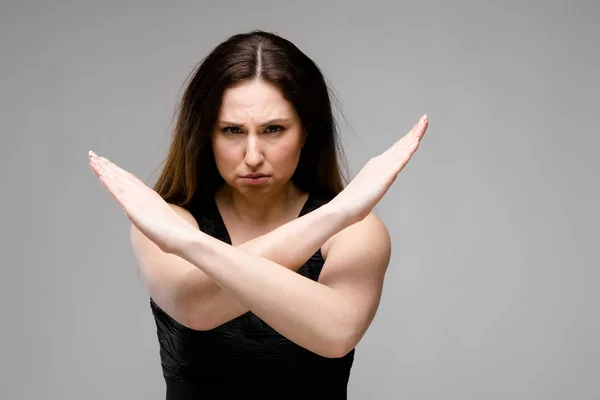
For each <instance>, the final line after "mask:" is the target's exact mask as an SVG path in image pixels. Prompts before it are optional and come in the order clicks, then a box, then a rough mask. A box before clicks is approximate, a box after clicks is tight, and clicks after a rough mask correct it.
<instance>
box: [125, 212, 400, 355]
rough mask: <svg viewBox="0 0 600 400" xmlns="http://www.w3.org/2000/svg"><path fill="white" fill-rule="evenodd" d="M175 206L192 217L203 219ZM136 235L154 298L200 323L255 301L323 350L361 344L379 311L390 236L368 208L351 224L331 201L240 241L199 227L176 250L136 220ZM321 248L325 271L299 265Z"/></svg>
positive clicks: (256, 307) (269, 318)
mask: <svg viewBox="0 0 600 400" xmlns="http://www.w3.org/2000/svg"><path fill="white" fill-rule="evenodd" d="M171 207H172V208H173V209H174V210H175V211H176V212H177V213H178V214H179V215H180V216H181V217H182V218H183V219H184V220H186V221H187V222H188V223H189V224H191V225H192V226H194V227H196V228H198V225H197V223H196V221H195V219H194V218H193V217H192V216H191V214H189V212H187V211H186V210H184V209H183V208H181V207H178V206H174V205H171ZM131 242H132V247H133V249H134V253H135V255H136V257H137V259H138V265H139V266H140V273H141V277H142V279H143V281H144V282H145V284H146V286H147V287H148V289H149V292H150V294H151V296H152V298H153V299H154V300H155V301H156V303H157V304H158V305H159V306H160V307H161V308H163V309H164V310H165V311H166V312H167V313H168V314H169V315H171V316H172V317H173V318H175V319H176V320H177V321H178V322H180V323H182V324H184V325H186V326H188V327H190V328H193V329H199V330H206V329H211V328H214V327H216V326H219V325H221V324H223V323H225V322H227V321H229V320H231V319H233V318H235V317H237V316H239V315H241V314H243V313H245V312H247V311H248V310H252V312H254V313H255V314H256V315H257V316H258V317H260V318H261V319H263V320H264V321H265V322H267V323H268V324H269V325H270V326H272V327H273V329H275V330H277V331H278V332H279V333H281V334H282V335H283V336H285V337H287V338H288V339H289V340H291V341H293V342H295V343H297V344H298V345H300V346H302V347H305V348H307V349H308V350H310V351H313V352H315V353H317V354H320V355H322V356H325V357H341V356H343V355H344V354H346V353H347V352H348V351H350V350H351V349H352V348H354V347H355V346H356V344H357V343H358V342H359V341H360V339H361V338H362V336H363V335H364V333H365V332H366V330H367V328H368V326H369V325H370V323H371V321H372V319H373V318H374V316H375V312H376V310H377V307H378V304H379V299H380V296H381V291H382V286H383V278H384V275H385V271H386V269H387V265H388V263H389V259H390V252H391V245H390V240H389V235H388V232H387V230H386V228H385V226H384V225H383V223H382V222H381V221H380V220H379V219H378V218H377V217H376V216H375V215H374V214H370V215H368V216H367V217H366V218H365V219H363V220H362V221H360V222H357V223H353V224H350V223H349V222H348V221H347V218H346V217H345V216H343V215H341V214H340V213H339V212H338V211H337V210H335V208H334V207H330V206H329V204H326V205H323V206H322V207H320V208H318V209H316V210H314V211H312V212H310V213H307V214H305V215H303V216H302V217H300V218H297V219H295V220H293V221H291V222H289V223H287V224H285V225H283V226H281V227H279V228H277V229H275V230H273V231H271V232H269V233H267V234H265V235H263V236H261V237H259V238H256V239H253V240H251V241H248V242H246V243H243V244H241V245H239V246H237V247H232V246H230V245H228V244H226V243H224V242H221V241H220V240H218V239H215V238H213V237H211V236H209V235H206V234H204V233H203V232H201V231H200V230H199V229H198V230H197V234H195V235H192V236H191V237H190V238H189V242H188V243H187V244H185V245H184V246H182V248H181V249H180V250H179V251H177V252H176V254H168V253H164V252H162V251H161V250H160V249H158V247H157V246H156V245H155V244H154V243H153V242H151V241H150V240H148V239H147V238H146V237H145V236H144V235H143V234H142V233H140V232H139V231H138V230H137V228H136V227H135V226H134V225H133V224H132V228H131ZM319 248H321V251H322V255H323V258H324V259H325V264H324V266H323V269H322V271H321V275H320V277H319V281H318V282H315V281H312V280H310V279H308V278H306V277H304V276H302V275H300V274H297V273H295V271H297V270H298V269H299V268H300V267H301V266H302V265H303V264H304V263H305V262H306V261H307V260H308V259H309V258H310V257H311V256H312V255H313V254H314V253H315V252H316V251H317V250H318V249H319Z"/></svg>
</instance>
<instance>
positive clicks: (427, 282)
mask: <svg viewBox="0 0 600 400" xmlns="http://www.w3.org/2000/svg"><path fill="white" fill-rule="evenodd" d="M0 4H1V6H0V54H1V59H0V68H1V71H0V124H1V129H2V133H1V138H2V139H1V142H0V144H1V146H0V160H1V163H2V164H1V167H2V168H1V174H2V176H1V179H2V180H1V182H2V224H1V227H2V241H1V243H2V255H3V260H2V267H3V268H2V278H1V279H0V285H1V286H0V296H1V298H0V307H1V309H0V311H1V315H2V327H1V333H0V335H1V340H0V366H1V368H2V369H1V371H0V384H1V388H0V397H1V398H3V399H11V400H16V399H150V400H159V399H163V398H164V390H165V389H164V388H165V386H164V381H163V378H162V374H161V369H160V359H159V353H158V349H159V347H158V341H157V337H156V327H155V324H154V320H153V319H152V314H151V311H150V307H149V304H148V293H147V292H146V290H145V288H144V287H143V286H142V284H141V282H140V281H139V280H138V278H137V276H136V268H137V266H136V263H135V259H134V256H133V253H132V250H131V247H130V243H129V226H130V223H129V221H128V220H127V218H126V216H125V214H124V213H123V212H122V210H121V208H120V206H119V205H118V203H117V202H116V201H115V200H113V198H112V197H111V196H110V195H109V193H108V192H107V191H106V189H105V188H104V187H103V186H102V184H101V183H100V181H99V180H98V178H97V177H96V176H95V174H94V173H93V171H92V170H91V169H90V167H89V165H88V158H87V153H88V150H90V149H92V150H94V151H95V152H96V153H98V154H99V155H101V156H105V157H107V158H109V159H110V160H112V161H114V162H116V163H117V164H118V165H119V166H121V167H123V168H124V169H126V170H128V171H130V172H132V173H134V174H135V175H136V176H138V177H139V178H141V179H142V180H144V181H145V182H146V183H154V181H155V179H156V178H157V177H158V168H159V166H160V163H161V162H162V160H163V158H164V157H165V155H166V152H167V148H168V144H169V138H170V132H171V128H172V118H173V113H174V110H175V105H176V102H177V100H178V98H179V94H180V89H181V88H182V85H183V82H184V80H185V78H186V77H187V75H188V73H190V71H191V70H192V69H193V68H194V66H195V65H196V64H197V63H198V62H199V61H200V60H201V59H202V58H203V57H204V56H205V55H206V54H208V52H209V51H210V50H211V49H212V48H213V47H214V46H215V45H217V44H218V43H219V42H221V41H223V40H225V39H226V38H227V37H229V36H230V35H232V34H234V33H239V32H246V31H249V30H253V29H262V30H267V31H272V32H275V33H278V34H280V35H282V36H284V37H286V38H288V39H290V40H291V41H292V42H294V43H295V44H296V45H297V46H298V47H299V48H300V49H301V50H303V51H304V52H305V53H306V54H307V55H308V56H309V57H311V58H312V59H313V60H314V61H315V62H316V63H317V64H318V65H319V66H320V67H321V69H322V71H323V73H324V74H325V76H326V77H327V80H328V81H329V83H330V84H331V86H332V90H333V92H334V93H335V95H336V98H337V100H336V102H335V104H336V114H337V115H338V116H339V123H340V128H341V132H342V133H341V136H342V140H343V144H344V147H345V149H346V154H347V157H348V161H349V165H350V170H351V176H352V177H353V176H355V174H356V173H357V172H358V171H359V170H360V168H362V166H363V165H364V164H365V163H366V162H367V161H368V159H369V158H370V157H372V156H375V155H377V154H379V153H380V152H382V151H384V150H385V149H386V148H387V147H388V146H389V145H391V144H392V143H393V142H394V141H396V140H397V139H398V138H400V137H401V136H402V135H404V134H405V133H406V132H407V131H408V130H409V129H410V128H411V126H412V125H413V124H414V123H415V122H416V121H417V120H418V118H419V117H420V116H421V115H422V114H423V113H427V114H428V116H429V118H430V127H429V130H428V132H427V134H426V136H425V138H424V139H423V141H422V143H421V147H420V149H419V150H418V152H417V153H416V154H415V156H414V158H413V159H412V160H411V161H410V163H409V164H408V166H407V167H406V169H405V170H404V171H403V172H401V174H400V175H399V177H398V179H397V180H396V182H395V183H394V185H393V186H392V188H391V189H390V190H389V191H388V193H387V194H386V196H385V197H384V198H383V200H382V201H381V202H380V203H379V204H378V206H377V208H376V212H377V213H378V215H379V216H380V217H381V218H382V219H383V220H384V221H385V223H386V224H387V226H388V229H389V231H390V234H391V236H392V241H393V249H392V253H393V254H392V260H391V264H390V267H389V270H388V273H387V276H386V281H385V287H384V293H383V298H382V302H381V306H380V308H379V311H378V313H377V316H376V318H375V320H374V322H373V324H372V326H371V328H370V330H369V331H368V332H367V334H366V336H365V337H364V339H363V340H362V342H361V343H360V344H359V345H358V347H357V353H356V360H355V364H354V367H353V369H352V374H351V377H350V383H349V399H351V400H359V399H367V398H368V399H412V400H424V399H527V400H531V399H539V400H542V399H543V400H547V399H577V400H584V399H585V400H587V399H590V400H591V399H598V398H600V386H599V383H598V382H599V381H598V377H599V376H600V323H599V315H600V313H599V311H598V304H599V301H600V295H599V294H598V290H597V289H596V287H597V286H598V282H599V280H600V274H599V272H598V267H599V266H600V263H599V256H598V225H599V222H600V221H599V218H598V214H599V213H598V204H600V202H599V201H600V198H599V197H600V196H599V190H598V182H599V174H598V172H599V168H598V157H597V154H598V147H599V146H600V140H599V138H598V134H599V129H598V106H599V103H600V101H599V95H598V93H600V84H599V83H600V78H599V76H598V72H599V71H600V54H599V50H598V49H599V48H600V43H599V42H600V39H599V38H600V24H599V21H600V12H599V9H600V4H599V3H597V2H595V1H587V2H584V1H561V2H559V1H553V2H549V1H536V2H532V1H527V2H523V1H519V2H517V1H513V2H505V1H497V2H494V3H492V2H486V4H485V5H484V4H483V2H477V1H470V2H467V1H452V2H446V1H410V2H373V1H369V2H366V1H364V2H358V3H352V2H343V1H330V2H327V1H316V2H311V1H296V2H281V1H258V0H257V1H251V2H246V1H237V2H233V1H229V2H228V1H204V2H202V1H194V2H192V1H188V2H163V1H152V2H150V1H135V2H133V1H101V2H99V1H93V2H92V1H85V2H83V1H79V2H70V1H41V0H38V1H16V0H15V1H6V0H4V1H2V2H1V3H0ZM344 117H345V118H344Z"/></svg>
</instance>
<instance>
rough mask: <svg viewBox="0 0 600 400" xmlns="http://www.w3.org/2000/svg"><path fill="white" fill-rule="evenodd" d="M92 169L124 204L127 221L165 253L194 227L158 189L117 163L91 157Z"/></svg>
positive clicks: (118, 200) (115, 197)
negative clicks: (165, 199) (170, 204)
mask: <svg viewBox="0 0 600 400" xmlns="http://www.w3.org/2000/svg"><path fill="white" fill-rule="evenodd" d="M90 166H91V167H92V169H93V170H94V172H95V173H96V175H98V177H99V178H100V181H101V182H102V184H103V185H104V186H105V187H106V189H107V190H108V191H109V192H110V194H111V195H112V196H113V198H114V199H115V200H117V202H118V203H119V204H120V205H121V207H122V208H123V211H125V214H126V215H127V218H129V220H130V221H131V222H132V223H133V224H134V225H135V226H136V227H137V228H138V229H139V230H140V232H142V233H143V234H144V235H145V236H146V237H147V238H148V239H150V240H152V241H153V242H154V243H156V245H157V246H158V247H159V248H160V249H162V250H163V251H165V252H173V251H174V250H175V249H176V248H177V245H179V244H181V243H182V242H183V240H185V238H186V237H188V238H189V236H186V235H189V234H190V229H193V228H192V227H191V225H189V224H188V223H186V222H185V220H184V219H183V218H181V217H180V216H179V215H177V213H176V212H175V211H174V210H173V209H172V208H171V207H170V206H169V204H168V203H167V202H165V201H164V199H163V198H162V197H160V195H159V194H158V193H156V192H155V191H154V190H152V189H151V188H149V187H148V186H147V185H146V184H144V183H143V182H142V181H141V180H139V179H138V178H136V177H135V176H134V175H133V174H131V173H129V172H127V171H125V170H124V169H122V168H120V167H118V166H117V165H116V164H114V163H112V162H110V161H108V160H106V159H104V158H100V157H98V156H96V155H95V154H93V153H91V154H90Z"/></svg>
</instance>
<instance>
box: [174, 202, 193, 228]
mask: <svg viewBox="0 0 600 400" xmlns="http://www.w3.org/2000/svg"><path fill="white" fill-rule="evenodd" d="M167 204H168V205H169V206H170V207H171V209H172V210H173V211H175V212H176V213H177V215H179V216H180V217H181V218H183V219H184V220H185V221H186V222H187V223H189V224H190V225H192V226H193V227H195V228H199V225H198V221H197V220H196V217H194V215H193V214H192V212H191V211H190V210H188V209H187V208H185V207H183V206H179V205H177V204H173V203H167Z"/></svg>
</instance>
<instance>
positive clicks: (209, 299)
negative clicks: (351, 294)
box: [131, 204, 351, 330]
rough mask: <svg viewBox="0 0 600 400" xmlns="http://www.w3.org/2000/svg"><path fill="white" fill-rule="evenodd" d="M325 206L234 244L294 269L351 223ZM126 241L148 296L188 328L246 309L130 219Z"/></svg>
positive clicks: (210, 323) (182, 213)
mask: <svg viewBox="0 0 600 400" xmlns="http://www.w3.org/2000/svg"><path fill="white" fill-rule="evenodd" d="M171 207H172V208H173V209H174V210H175V211H176V212H177V213H178V214H179V215H180V216H181V217H182V218H183V219H184V220H186V221H187V222H188V223H189V224H190V225H192V226H194V227H196V228H197V229H199V227H198V223H197V222H196V220H195V219H194V217H193V216H192V215H191V214H190V213H189V212H188V211H187V210H185V209H184V208H182V207H179V206H176V205H171ZM330 212H331V209H330V208H329V207H327V204H325V205H323V206H322V207H319V208H317V209H316V210H314V211H312V212H310V213H307V214H305V215H303V216H302V217H300V218H297V219H295V220H293V221H291V222H289V223H287V224H285V225H282V226H280V227H279V228H277V229H275V230H273V231H271V232H269V233H267V234H265V235H263V236H260V237H258V238H255V239H253V240H250V241H248V242H245V243H243V244H241V245H239V246H237V247H238V248H240V249H243V250H245V251H247V252H249V253H252V254H255V255H258V256H260V257H263V258H267V259H269V260H271V261H274V262H276V263H277V264H280V265H282V266H284V267H285V268H288V269H290V270H293V271H297V270H298V269H299V268H300V267H301V266H302V265H304V263H306V261H307V260H308V259H309V258H310V257H311V256H312V255H313V254H314V253H315V252H316V251H317V250H319V249H320V248H322V247H323V246H324V245H325V244H326V242H327V241H328V240H329V239H330V238H331V237H332V236H334V235H335V234H336V233H338V232H340V231H341V230H342V229H344V228H346V227H347V226H349V225H351V223H350V221H349V220H348V221H341V220H340V219H339V218H329V217H330V214H329V213H330ZM333 221H335V222H333ZM131 244H132V248H133V250H134V254H135V256H136V258H137V261H138V265H139V268H140V277H141V279H142V281H143V282H144V283H145V285H146V287H147V289H148V291H149V293H150V296H151V297H152V298H153V300H154V301H155V302H156V303H157V304H158V305H159V307H161V308H162V309H163V310H164V311H165V312H167V313H168V314H169V315H170V316H172V317H173V318H174V319H175V320H177V321H178V322H179V323H181V324H183V325H185V326H188V327H190V328H192V329H198V330H207V329H212V328H214V327H217V326H219V325H221V324H223V323H225V322H227V321H230V320H232V319H234V318H236V317H237V316H239V315H242V314H244V313H245V312H247V311H248V308H246V307H245V306H244V305H242V304H240V303H239V302H238V301H237V299H236V298H235V297H234V296H233V295H232V294H231V293H230V292H228V291H226V290H225V289H223V288H221V287H220V286H218V285H217V284H216V283H214V282H213V281H212V280H211V279H210V278H209V277H208V276H207V275H206V274H205V273H204V272H202V271H201V270H200V269H198V268H197V267H196V266H194V265H193V264H191V263H189V262H187V261H186V260H184V259H182V258H180V257H178V256H176V255H174V254H169V253H165V252H163V251H162V250H160V249H159V248H158V246H157V245H156V244H155V243H153V242H152V241H150V240H149V239H148V238H146V237H145V236H144V235H143V234H142V233H141V232H140V231H139V230H138V229H137V228H136V227H135V225H133V224H132V225H131Z"/></svg>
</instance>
